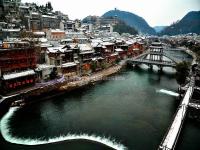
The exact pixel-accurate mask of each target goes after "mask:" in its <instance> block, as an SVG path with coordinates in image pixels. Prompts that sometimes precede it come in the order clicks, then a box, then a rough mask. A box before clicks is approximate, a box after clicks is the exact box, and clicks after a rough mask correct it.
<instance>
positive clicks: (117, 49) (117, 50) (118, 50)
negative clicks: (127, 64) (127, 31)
mask: <svg viewBox="0 0 200 150" xmlns="http://www.w3.org/2000/svg"><path fill="white" fill-rule="evenodd" d="M115 51H116V52H123V51H124V50H123V49H121V48H116V49H115Z"/></svg>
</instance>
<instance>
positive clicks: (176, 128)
mask: <svg viewBox="0 0 200 150" xmlns="http://www.w3.org/2000/svg"><path fill="white" fill-rule="evenodd" d="M193 90H194V78H191V81H190V85H189V87H188V89H187V91H186V93H185V96H184V98H183V100H182V102H181V104H180V105H179V107H178V110H177V112H176V115H175V117H174V120H173V121H172V124H171V126H170V127H169V128H168V131H167V133H166V135H165V136H164V138H163V141H162V142H161V144H160V146H159V148H158V150H174V149H175V146H176V143H177V140H178V137H179V134H180V132H181V129H182V125H183V122H184V120H185V116H186V113H187V108H188V106H189V103H190V99H191V96H192V94H193Z"/></svg>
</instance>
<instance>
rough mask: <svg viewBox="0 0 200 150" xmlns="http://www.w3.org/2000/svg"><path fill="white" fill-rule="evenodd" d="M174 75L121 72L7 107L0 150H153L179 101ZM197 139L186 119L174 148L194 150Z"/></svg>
mask: <svg viewBox="0 0 200 150" xmlns="http://www.w3.org/2000/svg"><path fill="white" fill-rule="evenodd" d="M174 73H175V70H174V69H171V68H165V69H164V72H163V73H162V74H159V73H157V70H156V69H155V70H153V71H149V70H148V69H147V67H145V66H141V68H137V69H124V70H122V71H121V72H120V73H119V74H117V75H114V76H112V77H110V78H107V79H106V80H105V81H102V82H99V83H96V84H95V85H92V86H88V87H85V88H83V89H79V90H75V91H73V92H70V93H66V94H65V95H62V96H57V97H55V98H52V99H50V100H45V101H41V102H39V103H35V104H32V105H28V106H26V107H24V108H21V109H18V108H11V109H10V110H9V112H8V113H7V114H6V115H5V116H4V117H3V118H2V119H1V124H0V125H1V135H0V145H1V150H22V149H23V150H30V149H31V150H43V149H48V150H54V149H56V150H64V149H65V150H66V149H67V150H111V149H115V148H117V149H128V150H156V149H157V148H158V146H159V144H160V142H161V140H162V138H163V136H164V134H165V132H166V131H167V128H168V127H169V125H170V122H171V121H172V119H173V115H174V114H175V111H176V109H177V107H178V105H179V102H180V100H178V98H177V96H178V94H177V89H178V85H177V83H176V80H175V78H174ZM199 139H200V123H198V122H197V121H195V120H190V119H189V118H187V119H186V121H185V123H184V127H183V130H182V132H181V135H180V139H179V142H178V144H177V150H199V149H200V145H199ZM111 147H112V148H111Z"/></svg>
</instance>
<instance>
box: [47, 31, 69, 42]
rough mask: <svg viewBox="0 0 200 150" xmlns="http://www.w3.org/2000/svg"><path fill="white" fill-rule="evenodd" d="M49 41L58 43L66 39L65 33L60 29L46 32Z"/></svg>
mask: <svg viewBox="0 0 200 150" xmlns="http://www.w3.org/2000/svg"><path fill="white" fill-rule="evenodd" d="M46 35H47V39H48V40H50V41H58V40H61V39H64V38H65V37H66V35H65V31H63V30H60V29H55V30H54V29H49V30H47V32H46Z"/></svg>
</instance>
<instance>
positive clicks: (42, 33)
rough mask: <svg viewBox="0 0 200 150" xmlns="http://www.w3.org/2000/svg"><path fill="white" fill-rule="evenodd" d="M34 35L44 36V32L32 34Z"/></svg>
mask: <svg viewBox="0 0 200 150" xmlns="http://www.w3.org/2000/svg"><path fill="white" fill-rule="evenodd" d="M33 34H34V35H45V33H44V32H33Z"/></svg>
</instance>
